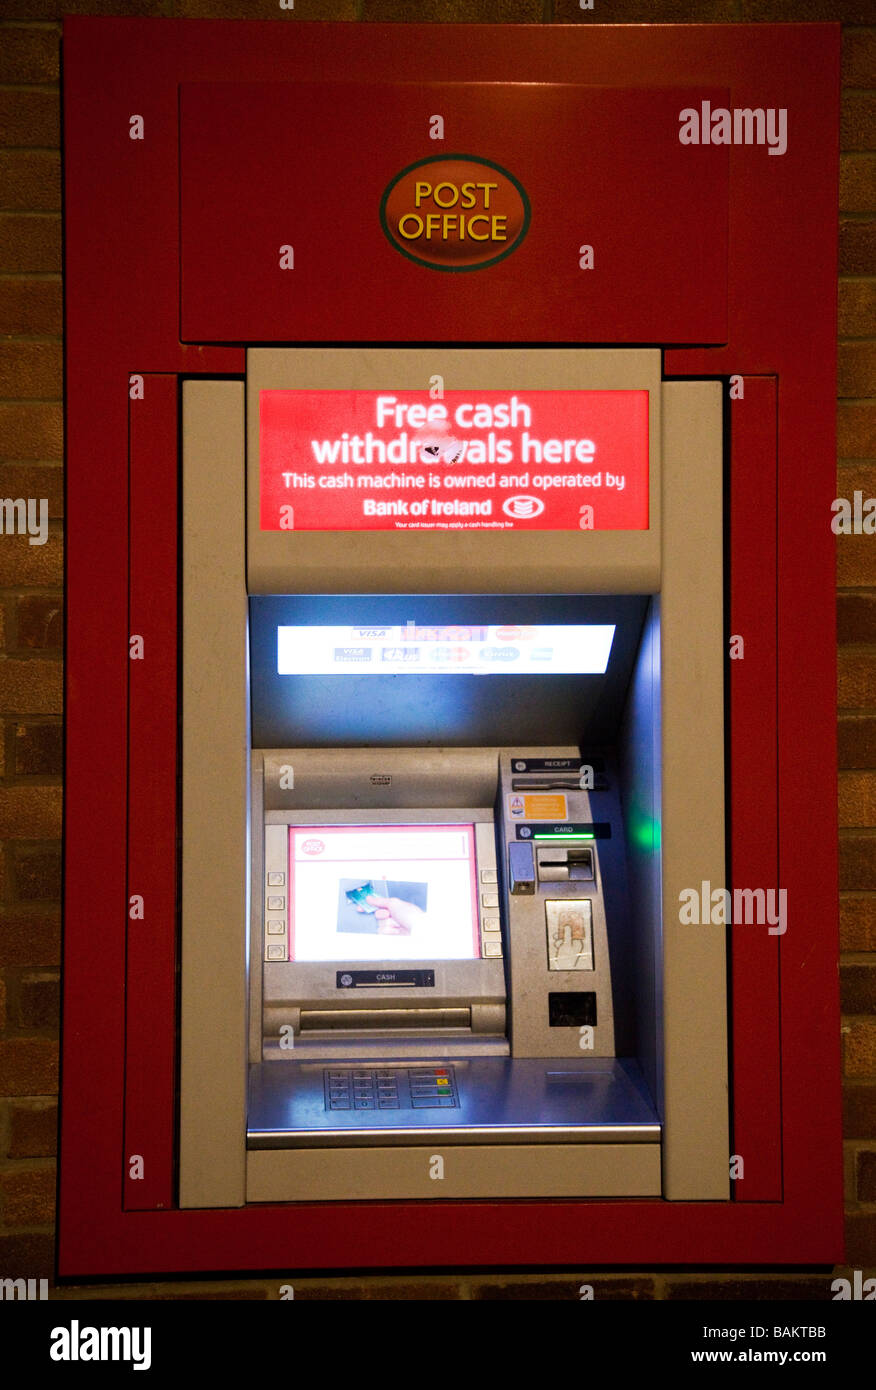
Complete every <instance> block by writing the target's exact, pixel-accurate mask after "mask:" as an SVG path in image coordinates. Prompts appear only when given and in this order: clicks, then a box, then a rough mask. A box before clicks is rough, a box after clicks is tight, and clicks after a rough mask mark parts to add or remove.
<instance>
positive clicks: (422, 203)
mask: <svg viewBox="0 0 876 1390" xmlns="http://www.w3.org/2000/svg"><path fill="white" fill-rule="evenodd" d="M530 217H531V210H530V206H529V198H528V197H527V196H526V191H525V189H524V188H523V185H522V184H521V183H518V181H517V179H515V177H514V175H513V174H509V172H508V170H507V169H503V168H502V167H501V165H499V164H494V163H493V162H492V161H491V160H489V159H479V158H478V157H477V156H476V155H464V154H457V155H443V154H441V155H430V156H429V158H428V159H420V160H418V161H417V163H416V164H409V165H408V167H407V168H406V169H402V171H401V173H400V174H396V176H395V178H394V179H392V180H391V181H390V182H389V184H388V185H387V187H386V190H385V192H384V194H383V197H382V199H381V202H380V224H381V226H382V227H383V231H384V233H385V235H386V237H387V238H388V240H389V241H390V242H391V243H392V245H393V246H394V247H395V248H396V250H397V251H400V252H401V253H402V255H403V256H406V257H407V258H408V260H410V261H416V262H417V264H418V265H425V266H428V267H429V268H430V269H431V270H483V269H484V268H485V267H486V266H489V265H495V264H496V263H497V261H502V260H504V259H505V257H506V256H510V255H511V252H512V251H516V249H517V247H518V246H519V245H520V243H521V241H522V240H523V238H524V237H525V236H526V233H527V232H528V230H529V222H530Z"/></svg>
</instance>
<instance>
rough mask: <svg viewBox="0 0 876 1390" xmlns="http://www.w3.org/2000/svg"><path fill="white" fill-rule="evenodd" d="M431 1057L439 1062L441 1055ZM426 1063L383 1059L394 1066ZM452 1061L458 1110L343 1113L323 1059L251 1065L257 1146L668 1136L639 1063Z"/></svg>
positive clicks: (251, 1123) (252, 1135)
mask: <svg viewBox="0 0 876 1390" xmlns="http://www.w3.org/2000/svg"><path fill="white" fill-rule="evenodd" d="M430 1060H431V1062H432V1063H433V1065H434V1064H437V1059H436V1057H435V1054H434V1053H433V1054H432V1057H431V1059H430ZM336 1065H337V1066H338V1067H339V1068H341V1066H342V1064H341V1063H337V1064H336ZM421 1066H422V1063H421V1062H406V1061H397V1060H394V1061H389V1060H387V1061H385V1062H381V1067H383V1068H386V1069H387V1070H403V1069H411V1068H413V1069H417V1068H419V1067H421ZM356 1069H357V1068H356V1067H349V1068H348V1070H350V1071H351V1072H354V1073H355V1070H356ZM359 1069H360V1070H361V1063H359ZM452 1069H453V1073H454V1080H455V1094H456V1097H457V1100H458V1104H457V1105H456V1106H454V1107H453V1108H452V1109H440V1110H431V1109H429V1110H423V1109H411V1110H407V1109H392V1110H385V1111H382V1110H371V1109H363V1110H356V1109H352V1110H340V1111H335V1110H329V1109H327V1105H326V1099H325V1073H326V1071H327V1067H326V1066H325V1065H323V1064H322V1063H321V1062H303V1063H301V1062H263V1063H261V1064H260V1065H257V1066H254V1067H253V1068H251V1071H250V1092H249V1118H248V1123H247V1144H248V1147H249V1148H251V1149H255V1148H300V1147H308V1148H314V1147H317V1148H319V1147H327V1148H332V1147H338V1146H341V1147H343V1146H346V1145H371V1144H380V1145H387V1144H388V1145H396V1144H413V1143H421V1142H429V1143H438V1142H441V1143H443V1144H465V1143H472V1142H478V1143H492V1144H512V1143H520V1142H522V1141H524V1140H525V1141H526V1142H528V1143H540V1144H556V1143H570V1142H574V1143H589V1144H594V1143H599V1144H603V1143H616V1142H618V1141H619V1140H623V1141H624V1142H626V1143H634V1144H642V1143H655V1142H658V1141H659V1139H660V1122H659V1120H658V1118H657V1115H656V1113H655V1111H654V1109H653V1106H652V1105H651V1101H650V1098H649V1096H648V1093H647V1091H646V1089H645V1086H644V1083H643V1082H642V1079H641V1074H640V1073H639V1071H638V1068H637V1067H636V1065H635V1063H633V1062H630V1061H626V1060H616V1059H610V1060H597V1059H592V1058H590V1059H581V1060H578V1059H570V1060H568V1061H566V1060H565V1059H563V1060H562V1061H553V1060H547V1059H541V1058H538V1059H529V1058H521V1059H515V1060H514V1061H513V1062H512V1061H510V1060H509V1059H507V1058H499V1057H496V1058H458V1059H455V1060H454V1061H453V1062H452Z"/></svg>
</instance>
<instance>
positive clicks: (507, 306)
mask: <svg viewBox="0 0 876 1390" xmlns="http://www.w3.org/2000/svg"><path fill="white" fill-rule="evenodd" d="M726 95H727V94H726V92H723V93H722V92H721V91H719V90H715V89H711V88H709V89H707V88H705V87H699V88H698V89H697V91H696V92H695V93H692V92H690V91H683V90H673V89H670V90H666V89H663V90H661V89H660V88H657V87H649V89H648V90H646V91H642V90H640V91H631V90H627V91H611V90H606V89H603V88H597V87H578V86H575V87H545V86H534V85H531V84H519V85H501V84H490V85H484V84H477V83H474V84H471V83H470V84H468V85H462V84H448V85H444V86H439V85H419V84H418V85H416V86H413V85H407V84H397V85H391V86H389V85H387V86H377V87H375V86H371V85H357V86H353V85H345V86H336V85H334V84H330V83H327V84H323V83H313V82H308V83H304V84H300V85H298V86H295V87H293V86H286V85H283V84H281V83H279V82H277V83H271V84H258V85H255V84H245V83H243V82H241V83H240V84H234V85H232V84H229V83H223V84H221V85H215V86H214V85H210V84H204V83H199V84H197V85H193V86H184V87H183V89H182V92H181V137H180V138H181V167H180V174H181V208H182V247H183V250H182V262H183V277H182V314H183V318H182V322H183V332H182V336H183V337H184V338H186V339H188V340H190V341H194V342H211V341H212V342H216V341H241V340H244V341H251V342H259V341H262V342H264V341H271V340H275V341H288V340H289V339H292V338H295V339H298V340H299V341H301V340H305V341H306V340H314V341H318V340H319V339H321V338H322V339H324V338H326V337H327V336H328V337H331V338H334V339H337V340H353V341H356V340H358V341H365V340H369V339H371V340H384V341H386V340H387V339H393V338H395V339H398V340H399V341H433V342H434V341H440V340H444V341H447V342H471V341H477V340H486V341H490V340H494V339H509V340H514V339H518V340H520V339H522V340H524V341H533V340H535V341H548V342H550V341H556V340H557V339H564V340H566V341H571V340H574V339H576V338H585V339H589V340H590V341H591V342H594V341H595V342H601V341H602V342H616V343H625V342H628V343H629V342H631V343H644V342H661V343H667V342H669V343H671V342H690V341H694V342H723V341H724V338H725V336H726V298H725V286H726V276H727V241H726V234H727V171H728V158H727V154H728V151H727V147H726V146H723V147H713V146H712V147H706V146H693V145H682V144H681V143H680V142H679V138H678V136H679V112H680V111H682V110H683V109H684V108H685V107H687V106H688V105H689V104H690V102H691V101H692V100H694V99H696V100H697V102H698V101H699V100H700V99H701V98H704V99H705V98H709V97H711V99H712V101H713V102H714V103H715V104H716V105H722V104H723V102H724V101H725V100H726ZM432 113H441V115H442V116H443V118H444V122H445V139H444V140H443V141H436V140H433V139H431V138H430V135H429V130H430V118H431V115H432ZM315 131H318V132H319V140H318V142H316V141H314V138H313V135H314V132H315ZM445 151H446V153H447V156H448V157H449V156H450V155H451V154H459V155H462V156H476V157H477V158H480V159H483V158H486V159H488V160H489V161H491V162H492V163H493V164H496V165H498V166H500V169H501V170H504V171H507V173H508V174H510V175H512V176H513V178H514V179H515V180H517V181H518V182H519V183H520V184H521V185H522V187H523V189H524V190H525V193H526V195H528V199H529V203H530V205H531V208H532V218H531V223H530V226H529V230H528V232H527V233H526V235H525V237H524V238H523V240H522V241H520V242H519V243H518V245H517V249H516V250H513V251H511V252H510V254H508V255H506V256H505V258H504V259H502V260H501V261H499V263H498V264H493V265H490V266H489V267H488V268H486V269H479V270H472V271H466V272H460V271H458V270H456V271H451V272H450V273H448V272H447V271H446V270H445V271H444V272H443V273H442V272H440V271H436V270H434V269H428V268H425V267H424V266H423V265H422V264H418V263H416V262H415V261H414V260H412V259H411V258H410V257H409V256H406V255H403V254H402V253H401V252H400V251H399V250H398V249H396V246H395V245H394V244H393V243H392V242H391V241H390V239H389V236H388V235H385V234H384V230H383V228H382V227H381V217H380V205H381V199H382V197H383V194H384V192H385V190H386V189H387V188H388V186H389V185H390V183H391V182H392V180H393V179H395V177H396V176H397V175H398V174H400V173H401V172H402V170H404V169H406V168H407V167H408V166H410V165H411V164H413V163H415V162H416V161H418V160H422V159H424V158H428V157H430V156H431V157H432V158H434V157H435V156H436V155H437V154H442V153H444V152H445ZM619 155H620V157H619ZM415 172H416V180H421V181H422V187H425V186H426V185H428V186H429V187H430V188H432V189H433V191H434V194H437V198H436V197H435V196H433V194H432V193H430V194H428V195H423V200H422V201H421V203H420V205H419V213H418V210H417V208H416V207H415V202H414V192H413V189H412V190H411V194H410V197H408V198H406V200H405V203H404V206H405V208H408V210H409V213H410V216H411V217H412V218H416V217H417V216H418V215H419V214H422V217H421V220H425V217H426V216H427V215H429V214H432V216H433V218H434V221H433V223H431V224H430V226H431V227H432V228H433V229H434V236H433V240H435V241H436V242H440V241H441V240H442V238H443V237H444V233H445V231H446V230H447V229H446V228H445V225H444V222H443V219H442V216H441V212H440V209H443V208H444V207H445V205H446V207H447V209H448V212H449V214H452V215H454V216H456V217H458V216H459V213H460V211H461V210H462V205H463V203H464V202H465V201H468V200H469V199H470V198H474V199H475V208H476V209H477V215H480V216H486V215H487V214H488V213H489V212H490V211H491V210H492V207H493V204H492V203H489V205H488V206H485V205H484V204H485V200H486V199H490V198H498V196H499V193H500V192H501V187H500V188H499V189H498V190H495V189H494V190H492V191H490V192H484V193H483V194H480V193H477V192H476V191H475V190H477V189H480V187H481V185H480V183H473V182H470V183H466V182H465V181H464V178H465V176H463V175H461V176H460V181H457V182H454V181H453V179H445V181H444V182H443V183H440V184H438V183H431V184H430V183H429V181H430V179H431V178H432V175H431V172H430V167H429V165H428V164H425V165H423V166H422V167H421V169H420V170H417V171H415ZM445 172H446V171H445ZM488 176H490V170H489V168H487V169H486V170H485V171H482V173H481V174H480V176H479V177H480V178H481V179H485V178H487V177H488ZM491 177H492V178H493V179H494V180H495V181H496V182H497V183H499V184H500V185H501V184H502V183H503V182H504V183H507V182H508V180H507V179H506V178H505V174H504V173H501V172H499V171H496V170H493V172H492V175H491ZM439 189H440V190H441V191H440V192H438V190H439ZM465 189H469V190H470V192H469V194H468V195H466V194H465V193H464V190H465ZM645 190H647V191H646V192H645ZM643 194H644V196H643ZM457 195H458V198H457V201H455V202H453V203H451V199H453V198H454V197H457ZM502 206H504V204H503V205H502ZM398 211H399V209H398V208H397V209H396V212H398ZM396 222H397V218H395V217H393V227H395V225H396ZM407 225H408V226H410V227H411V229H414V223H413V222H412V223H410V224H407ZM451 226H452V227H453V228H454V229H455V230H454V231H452V232H448V239H449V238H450V236H452V235H456V231H457V230H458V226H459V224H458V222H456V223H454V224H451ZM428 229H429V228H428V227H427V230H428ZM482 231H483V225H482V224H479V225H478V228H477V232H478V234H481V233H482ZM585 245H589V246H592V247H593V252H594V268H593V269H591V270H586V269H585V270H582V269H581V268H580V266H579V259H580V254H579V248H581V247H582V246H585ZM284 246H291V247H292V248H293V251H294V268H293V269H283V268H281V265H280V260H281V248H282V247H284ZM503 249H505V243H501V242H497V243H496V251H497V253H499V252H501V251H502V250H503ZM630 285H635V287H636V292H635V293H634V294H629V293H626V292H624V287H626V286H630ZM217 288H221V292H219V293H217Z"/></svg>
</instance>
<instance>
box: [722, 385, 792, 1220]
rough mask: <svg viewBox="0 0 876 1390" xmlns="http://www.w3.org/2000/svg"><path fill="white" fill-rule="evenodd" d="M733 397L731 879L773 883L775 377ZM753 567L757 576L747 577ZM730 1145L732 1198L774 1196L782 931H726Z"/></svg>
mask: <svg viewBox="0 0 876 1390" xmlns="http://www.w3.org/2000/svg"><path fill="white" fill-rule="evenodd" d="M744 390H745V395H744V397H743V398H742V399H741V400H736V401H734V402H733V403H732V405H731V421H730V458H731V476H730V547H731V552H730V553H731V559H730V629H729V635H730V636H731V637H732V636H735V635H737V634H738V635H739V636H741V637H742V638H743V639H744V642H745V648H744V653H745V654H744V657H743V658H742V659H741V660H732V661H730V663H729V672H730V689H729V701H730V729H731V754H730V788H731V791H730V829H731V847H730V866H729V868H730V874H729V885H730V887H731V888H763V889H767V888H771V889H775V888H776V887H777V886H778V804H777V790H776V770H777V757H778V755H777V741H778V728H777V719H778V714H777V704H776V697H777V689H776V487H777V478H776V382H775V380H774V379H773V378H771V377H748V378H746V379H745V381H744ZM753 577H756V581H757V582H756V583H752V579H753ZM731 936H732V947H731V977H730V978H731V1000H732V1053H731V1056H732V1069H731V1072H732V1090H731V1095H732V1105H733V1110H732V1114H733V1132H732V1151H733V1153H734V1154H739V1155H740V1156H741V1158H742V1160H743V1163H744V1168H743V1174H744V1176H743V1177H742V1178H741V1179H740V1180H738V1181H737V1182H736V1183H735V1184H734V1195H735V1197H736V1199H737V1201H746V1202H780V1201H781V1199H782V1149H781V1126H782V1109H781V1107H782V1092H781V1036H780V1028H779V936H778V935H777V934H776V935H772V936H771V935H770V934H769V929H768V927H767V926H766V925H763V926H758V925H754V924H750V925H746V924H745V923H741V924H740V923H736V924H735V925H734V926H733V928H732V929H731Z"/></svg>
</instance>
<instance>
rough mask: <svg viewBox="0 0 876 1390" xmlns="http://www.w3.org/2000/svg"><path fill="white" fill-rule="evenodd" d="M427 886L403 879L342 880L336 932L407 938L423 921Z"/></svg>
mask: <svg viewBox="0 0 876 1390" xmlns="http://www.w3.org/2000/svg"><path fill="white" fill-rule="evenodd" d="M428 892H429V885H428V884H427V883H420V882H410V881H408V880H402V879H382V878H373V879H366V880H365V881H364V882H363V881H362V879H352V878H342V879H341V880H340V884H339V893H338V926H337V929H338V931H339V932H357V933H361V932H369V933H374V934H377V935H381V936H410V935H411V933H412V932H413V931H415V930H416V928H417V927H418V926H419V925H420V924H421V923H422V922H424V921H425V919H426V904H427V901H428Z"/></svg>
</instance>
